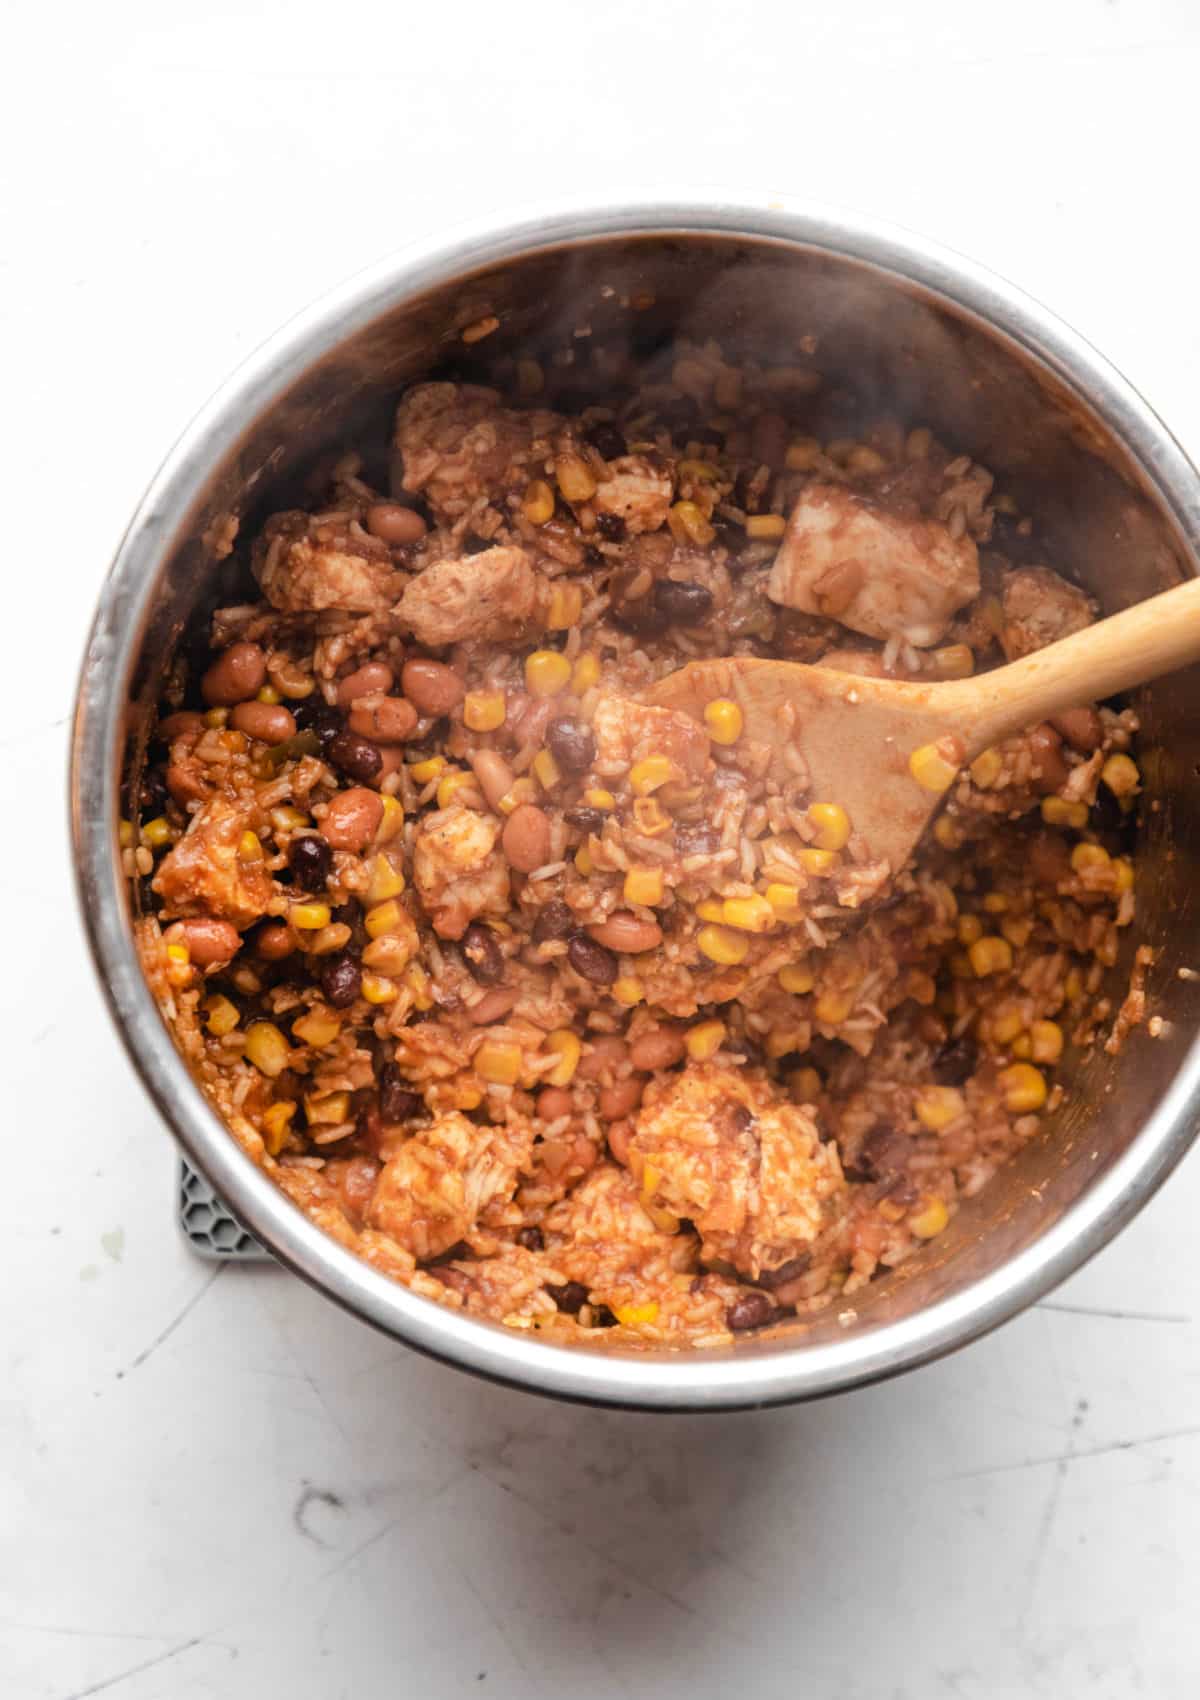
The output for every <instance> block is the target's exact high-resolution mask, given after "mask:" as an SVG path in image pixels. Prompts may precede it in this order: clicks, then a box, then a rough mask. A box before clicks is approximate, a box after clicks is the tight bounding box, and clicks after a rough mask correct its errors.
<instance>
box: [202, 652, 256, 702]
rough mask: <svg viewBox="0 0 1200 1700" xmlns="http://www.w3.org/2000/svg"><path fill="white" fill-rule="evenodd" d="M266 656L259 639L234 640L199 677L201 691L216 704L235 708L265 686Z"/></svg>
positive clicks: (203, 695)
mask: <svg viewBox="0 0 1200 1700" xmlns="http://www.w3.org/2000/svg"><path fill="white" fill-rule="evenodd" d="M266 676H267V657H266V654H265V652H264V651H263V649H262V648H261V647H260V646H259V645H258V644H256V643H233V644H230V646H229V648H228V649H227V650H225V651H224V652H223V653H222V654H221V655H219V656H218V657H217V659H216V660H215V661H214V662H213V664H212V666H211V667H210V668H209V669H208V672H207V673H205V675H204V677H203V678H202V679H201V681H200V695H201V696H202V697H203V698H204V700H205V702H206V703H208V704H209V705H210V706H211V707H213V708H232V707H233V705H234V703H235V702H246V701H248V700H249V698H250V697H252V696H254V695H255V694H256V693H257V692H258V691H260V690H261V689H262V685H263V680H264V679H265V678H266Z"/></svg>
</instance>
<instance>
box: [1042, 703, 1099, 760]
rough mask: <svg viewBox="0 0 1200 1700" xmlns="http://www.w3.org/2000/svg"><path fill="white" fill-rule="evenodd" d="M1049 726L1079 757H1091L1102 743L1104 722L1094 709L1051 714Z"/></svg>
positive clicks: (1068, 710) (1088, 708)
mask: <svg viewBox="0 0 1200 1700" xmlns="http://www.w3.org/2000/svg"><path fill="white" fill-rule="evenodd" d="M1050 724H1051V726H1053V727H1054V730H1055V731H1056V732H1061V733H1062V735H1063V737H1064V738H1065V739H1066V740H1067V742H1068V744H1070V746H1071V748H1072V749H1073V750H1078V751H1079V753H1080V754H1081V755H1085V756H1090V755H1092V754H1093V753H1094V752H1095V751H1096V750H1098V749H1099V748H1100V746H1101V744H1102V743H1103V742H1104V722H1103V721H1102V720H1101V718H1100V716H1099V714H1098V713H1097V712H1096V710H1095V709H1094V708H1090V707H1087V708H1068V709H1067V710H1066V712H1065V713H1063V714H1052V715H1051V716H1050Z"/></svg>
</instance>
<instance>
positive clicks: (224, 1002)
mask: <svg viewBox="0 0 1200 1700" xmlns="http://www.w3.org/2000/svg"><path fill="white" fill-rule="evenodd" d="M240 1020H241V1016H240V1015H239V1014H238V1009H237V1005H236V1004H235V1003H232V1002H231V1001H230V999H229V998H224V997H222V996H221V995H220V993H219V992H218V993H217V994H216V995H215V996H214V997H211V998H205V1000H204V1025H205V1026H206V1027H207V1028H208V1030H209V1032H210V1033H211V1034H212V1035H213V1036H214V1038H217V1039H223V1038H224V1037H225V1035H226V1033H232V1032H233V1030H234V1028H235V1027H236V1026H237V1024H238V1022H239V1021H240Z"/></svg>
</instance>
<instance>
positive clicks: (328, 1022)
mask: <svg viewBox="0 0 1200 1700" xmlns="http://www.w3.org/2000/svg"><path fill="white" fill-rule="evenodd" d="M341 1030H342V1024H341V1022H340V1021H339V1020H338V1018H337V1016H336V1015H335V1014H334V1013H333V1011H332V1010H331V1009H326V1008H325V1007H324V1006H323V1005H321V1004H314V1005H313V1007H312V1008H311V1009H309V1010H306V1011H305V1012H304V1014H303V1015H302V1016H300V1017H299V1019H298V1020H296V1021H293V1022H292V1033H293V1034H294V1035H295V1037H296V1038H297V1039H299V1041H300V1043H301V1044H302V1045H331V1044H332V1043H333V1041H334V1040H335V1039H336V1038H337V1036H338V1034H339V1033H340V1032H341Z"/></svg>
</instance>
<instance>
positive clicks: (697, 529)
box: [667, 502, 717, 549]
mask: <svg viewBox="0 0 1200 1700" xmlns="http://www.w3.org/2000/svg"><path fill="white" fill-rule="evenodd" d="M667 525H668V526H669V527H670V531H671V536H672V537H673V538H674V539H675V541H676V543H683V544H687V543H694V544H695V545H696V547H697V548H698V549H703V548H705V547H706V546H707V545H708V544H709V543H711V542H712V540H713V538H714V537H715V536H716V535H717V533H716V529H715V527H714V526H713V524H712V522H711V521H710V519H709V517H708V515H707V514H706V513H705V511H704V509H703V508H701V507H697V505H696V503H695V502H676V503H675V506H674V507H673V508H672V509H671V510H670V512H669V513H668V514H667Z"/></svg>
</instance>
